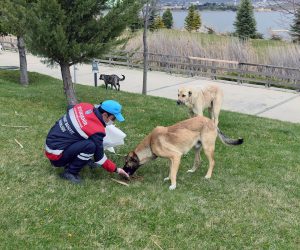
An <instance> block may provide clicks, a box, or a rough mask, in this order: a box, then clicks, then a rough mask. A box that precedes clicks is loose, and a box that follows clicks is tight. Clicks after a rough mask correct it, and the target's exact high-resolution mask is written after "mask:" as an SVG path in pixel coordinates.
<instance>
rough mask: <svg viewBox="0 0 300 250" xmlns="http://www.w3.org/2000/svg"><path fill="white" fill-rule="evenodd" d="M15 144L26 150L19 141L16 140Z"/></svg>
mask: <svg viewBox="0 0 300 250" xmlns="http://www.w3.org/2000/svg"><path fill="white" fill-rule="evenodd" d="M15 142H16V143H17V144H18V145H19V146H20V147H21V148H24V147H23V145H22V144H21V143H20V142H18V140H17V139H15Z"/></svg>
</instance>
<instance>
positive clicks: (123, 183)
mask: <svg viewBox="0 0 300 250" xmlns="http://www.w3.org/2000/svg"><path fill="white" fill-rule="evenodd" d="M110 179H111V180H113V181H115V182H117V183H119V184H122V185H124V186H127V187H129V185H128V184H127V183H126V182H124V181H119V180H116V179H114V178H110Z"/></svg>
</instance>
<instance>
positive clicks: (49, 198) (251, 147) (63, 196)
mask: <svg viewBox="0 0 300 250" xmlns="http://www.w3.org/2000/svg"><path fill="white" fill-rule="evenodd" d="M30 79H31V80H32V84H31V85H30V86H29V87H28V88H22V87H20V86H19V85H18V84H17V81H18V76H17V72H5V71H0V105H1V107H2V108H1V113H0V121H1V125H3V124H6V125H28V126H29V127H28V128H20V129H18V128H11V127H3V126H1V127H0V129H1V133H0V140H1V144H0V150H1V158H0V189H1V196H0V221H1V227H0V248H2V249H3V248H9V249H24V248H27V249H32V248H46V249H53V248H70V247H74V248H78V249H82V248H88V249H91V248H98V249H99V248H102V249H103V248H105V249H107V248H110V249H119V248H125V249H139V248H147V249H157V248H159V247H158V246H160V247H162V248H163V249H170V248H173V249H216V248H228V249H241V248H252V249H262V248H277V249H296V248H298V247H299V235H300V229H299V214H300V209H299V204H300V203H299V198H300V191H299V190H300V177H299V171H300V165H299V162H300V154H299V143H300V141H299V134H300V126H299V125H294V124H290V123H285V122H279V121H274V120H269V119H263V118H257V117H254V116H247V115H242V114H238V113H232V112H225V111H224V112H222V113H221V117H220V121H221V122H220V127H221V128H222V130H223V131H224V132H225V133H226V134H228V135H229V136H231V137H237V136H242V137H244V139H245V144H244V145H243V146H240V147H235V148H231V147H225V146H224V145H222V144H221V143H220V142H219V141H218V142H217V145H216V153H215V159H216V167H215V171H214V175H213V178H212V179H211V180H209V181H208V180H205V179H204V175H205V173H206V170H207V160H206V158H205V157H203V158H204V162H203V167H202V168H201V169H199V170H198V171H197V172H196V173H195V174H188V173H186V170H187V169H189V168H190V167H191V165H192V161H193V153H192V152H190V153H189V154H188V155H186V156H184V157H183V159H182V163H181V168H180V170H179V173H178V179H177V180H178V182H177V183H178V184H177V189H176V190H175V191H173V192H171V191H169V190H168V186H169V183H163V178H164V177H166V176H167V174H168V162H167V161H166V160H163V159H159V160H157V161H154V162H152V163H150V164H148V165H145V166H144V167H142V168H141V169H140V170H139V171H138V172H137V174H138V175H142V176H144V180H143V181H140V182H135V183H132V184H130V187H124V186H121V185H119V184H117V183H115V182H112V181H111V180H110V177H116V176H113V175H112V176H111V174H109V173H107V172H105V171H104V170H102V169H97V170H93V171H91V170H89V169H85V170H84V171H83V172H82V176H83V178H84V180H85V181H84V184H82V185H77V186H76V185H72V184H70V183H68V182H66V181H63V180H61V179H59V178H58V176H57V175H58V173H59V172H60V171H61V169H53V168H52V167H51V166H50V164H49V162H48V161H47V160H46V159H45V157H44V156H43V150H42V149H43V144H44V139H45V137H46V135H47V132H48V130H49V128H50V127H51V126H52V125H53V124H54V122H55V121H56V120H57V119H58V118H59V117H60V116H61V115H62V114H63V113H64V111H65V99H64V96H63V93H62V83H61V82H60V81H58V80H55V79H53V78H50V77H46V76H42V75H39V74H30ZM77 94H78V96H79V98H80V100H81V101H86V102H91V103H97V102H99V101H100V100H103V99H106V98H114V99H117V100H119V101H120V102H121V103H122V104H123V106H124V114H125V117H126V122H124V124H120V127H121V128H122V130H124V131H125V132H126V133H127V135H128V137H127V140H126V145H124V146H122V147H120V148H118V151H117V152H118V153H119V154H126V153H127V152H128V151H130V150H132V149H133V148H134V146H135V145H136V144H137V143H138V142H139V141H140V140H141V139H142V138H143V137H144V136H145V135H146V134H147V133H148V132H149V131H151V129H152V128H153V127H155V126H156V125H158V124H159V125H170V124H173V123H175V122H177V121H179V120H182V119H184V118H186V117H187V112H186V109H185V108H184V107H181V108H179V107H177V106H175V103H174V101H170V100H167V99H163V98H154V97H149V96H147V97H144V96H141V95H136V94H129V93H125V92H119V93H117V92H115V91H107V92H106V91H105V90H104V89H103V88H98V89H95V88H93V87H87V86H77ZM14 139H17V140H18V141H19V142H20V143H21V144H22V145H23V146H24V148H23V149H21V148H20V147H19V146H18V144H17V143H16V142H15V140H14ZM111 157H112V159H113V160H115V162H117V163H118V164H119V165H120V166H122V165H123V157H121V156H119V155H111Z"/></svg>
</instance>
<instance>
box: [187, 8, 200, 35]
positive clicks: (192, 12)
mask: <svg viewBox="0 0 300 250" xmlns="http://www.w3.org/2000/svg"><path fill="white" fill-rule="evenodd" d="M184 27H185V29H186V30H187V31H189V32H191V31H193V30H198V29H199V28H200V27H201V18H200V15H199V13H198V12H197V11H196V7H195V6H194V5H191V6H190V7H189V12H188V15H187V17H186V18H185V20H184Z"/></svg>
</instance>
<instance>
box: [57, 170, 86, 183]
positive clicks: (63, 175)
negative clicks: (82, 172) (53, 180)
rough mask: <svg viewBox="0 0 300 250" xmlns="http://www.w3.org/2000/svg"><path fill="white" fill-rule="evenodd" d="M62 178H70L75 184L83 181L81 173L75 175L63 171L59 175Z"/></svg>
mask: <svg viewBox="0 0 300 250" xmlns="http://www.w3.org/2000/svg"><path fill="white" fill-rule="evenodd" d="M59 176H60V177H61V178H62V179H65V180H68V181H70V182H72V183H74V184H78V183H80V182H81V178H80V177H79V175H74V174H71V173H69V172H63V173H61V174H60V175H59Z"/></svg>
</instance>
